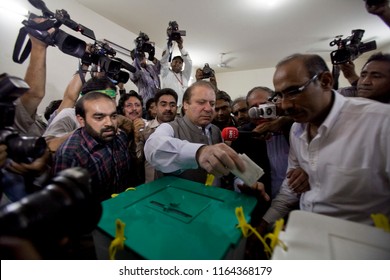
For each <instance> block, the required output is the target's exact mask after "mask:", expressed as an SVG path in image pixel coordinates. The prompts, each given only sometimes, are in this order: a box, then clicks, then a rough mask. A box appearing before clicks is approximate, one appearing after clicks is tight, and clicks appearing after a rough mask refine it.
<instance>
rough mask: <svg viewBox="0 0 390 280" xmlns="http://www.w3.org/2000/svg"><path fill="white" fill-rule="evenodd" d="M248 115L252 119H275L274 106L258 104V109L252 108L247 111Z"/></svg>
mask: <svg viewBox="0 0 390 280" xmlns="http://www.w3.org/2000/svg"><path fill="white" fill-rule="evenodd" d="M248 115H249V117H250V118H252V119H261V118H264V119H271V118H276V106H275V104H272V103H266V104H260V105H259V107H252V108H250V109H249V110H248Z"/></svg>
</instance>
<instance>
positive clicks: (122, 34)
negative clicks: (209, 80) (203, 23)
mask: <svg viewBox="0 0 390 280" xmlns="http://www.w3.org/2000/svg"><path fill="white" fill-rule="evenodd" d="M4 3H5V4H6V5H8V4H9V3H18V4H20V5H22V6H23V7H24V8H25V9H26V10H30V11H31V12H33V13H35V14H38V15H40V14H41V12H40V11H38V10H36V9H35V8H34V7H32V6H31V4H30V3H29V2H28V1H27V0H0V4H4ZM45 3H46V6H47V7H48V8H49V9H50V10H51V11H55V10H56V9H65V10H67V11H68V13H69V15H70V16H71V18H72V19H73V20H74V21H76V22H78V23H80V24H83V25H85V26H86V27H88V28H90V29H92V30H93V31H94V32H95V36H96V38H97V39H108V40H110V41H112V42H115V43H117V44H118V45H121V46H123V47H125V48H127V49H133V48H134V42H133V41H134V39H135V38H136V37H137V35H138V34H134V33H131V32H129V31H127V30H126V29H124V28H122V27H121V26H118V25H116V24H114V23H113V22H111V21H109V20H107V19H105V18H104V17H102V16H100V15H98V14H96V13H95V12H93V11H91V10H89V9H87V8H85V7H84V6H82V5H80V4H79V3H78V2H76V1H75V0H68V1H61V0H45ZM1 6H4V5H0V26H1V30H2V31H1V36H0V38H1V39H0V73H3V72H7V73H8V74H10V75H13V76H17V77H21V78H23V77H24V73H25V71H26V68H27V64H28V60H26V61H25V62H24V63H23V64H22V65H20V64H17V63H14V62H13V61H12V53H13V48H14V44H15V40H16V38H17V34H18V32H19V29H20V28H21V27H22V26H23V25H22V23H21V22H22V20H23V17H21V16H17V15H16V14H14V13H11V12H9V11H6V10H5V9H4V8H1ZM61 28H62V30H64V31H65V32H67V33H69V34H71V35H73V36H76V37H78V38H80V39H82V40H84V41H86V42H88V43H92V40H90V39H89V38H87V37H85V36H82V35H81V34H80V33H76V32H74V31H73V30H71V29H69V28H67V27H65V26H63V27H61ZM187 49H188V50H189V52H191V46H188V47H187ZM161 51H162V50H161V49H159V48H157V47H156V56H157V57H160V56H161ZM383 51H386V52H390V46H387V49H384V50H383ZM369 55H371V52H370V53H368V54H364V55H362V56H361V57H359V58H358V59H357V60H355V61H354V62H355V64H356V70H357V72H358V73H359V71H360V69H361V67H362V65H363V63H364V61H365V60H366V59H367V57H368V56H369ZM118 57H121V55H118ZM121 58H123V59H125V60H126V61H128V62H130V58H127V57H121ZM329 66H330V67H331V65H329ZM77 67H78V59H77V58H75V57H71V56H69V55H65V54H64V53H62V52H61V51H60V50H58V48H56V47H48V57H47V84H46V96H45V98H44V100H43V101H42V103H41V105H40V107H39V108H38V112H39V113H42V112H43V111H44V109H45V107H46V106H47V104H48V103H49V102H50V101H51V100H54V99H61V98H62V95H63V91H64V89H65V87H66V85H67V84H68V81H69V80H70V78H71V76H72V75H73V74H74V73H75V71H76V69H77ZM215 70H217V69H215ZM273 73H274V68H266V69H256V70H249V71H239V72H228V73H217V74H216V76H217V81H218V87H219V88H220V89H222V90H224V91H226V92H227V93H228V94H229V95H230V96H231V97H232V99H234V98H236V97H239V96H245V95H246V93H247V92H248V91H249V90H250V89H251V88H253V87H255V86H260V85H261V86H267V87H269V88H271V89H273V84H272V76H273ZM194 75H195V69H194V70H193V76H194ZM347 85H348V82H347V81H346V80H345V79H344V78H343V77H342V75H341V77H340V86H347ZM126 89H127V90H130V89H134V90H136V87H135V85H134V84H133V83H131V81H129V82H128V83H127V84H126Z"/></svg>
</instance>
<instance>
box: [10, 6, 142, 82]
mask: <svg viewBox="0 0 390 280" xmlns="http://www.w3.org/2000/svg"><path fill="white" fill-rule="evenodd" d="M29 2H30V3H31V5H33V6H34V7H35V8H37V9H39V10H41V11H42V17H40V16H37V15H35V14H33V13H30V15H29V18H28V20H24V21H23V22H22V23H23V25H24V27H22V28H21V29H20V31H19V35H18V38H17V40H16V43H15V48H14V53H13V60H14V62H17V63H23V62H24V61H25V60H26V58H27V57H28V55H29V54H30V51H31V42H30V41H29V42H28V43H27V45H26V47H25V49H24V51H23V53H22V54H21V56H20V58H19V53H20V51H21V47H22V45H23V42H24V40H25V37H26V36H27V34H28V33H29V34H31V36H33V37H35V38H37V39H38V40H41V41H43V42H45V43H46V44H48V45H51V46H54V45H56V46H57V47H58V48H59V49H60V50H61V51H62V52H63V53H65V54H68V55H71V56H74V57H77V58H80V59H82V61H83V62H85V63H87V64H91V63H93V64H96V65H98V66H99V67H100V71H103V72H105V73H106V75H107V76H108V77H109V78H111V79H112V80H115V81H117V82H123V83H126V82H127V81H128V80H129V73H127V72H124V71H121V69H126V70H128V71H130V72H133V73H134V72H135V68H134V67H133V66H131V65H130V64H128V63H124V62H123V60H121V59H118V58H115V55H116V51H115V50H114V49H113V48H111V47H110V46H109V45H108V44H107V43H103V42H101V41H98V40H96V37H95V33H94V32H93V31H92V30H91V29H89V28H87V27H85V26H83V25H81V24H79V23H76V22H75V21H73V20H72V19H71V18H70V16H69V14H68V12H67V11H65V10H56V12H55V13H53V12H51V11H50V10H49V9H48V8H47V7H46V5H45V3H44V2H43V1H42V0H29ZM36 18H45V19H46V20H45V21H44V22H42V23H37V22H36V21H34V19H36ZM61 25H65V26H67V27H69V28H71V29H72V30H74V31H77V32H80V33H81V34H82V35H84V36H86V37H88V38H90V39H92V40H94V44H93V47H92V48H91V49H90V52H89V53H88V52H86V48H87V43H86V42H84V41H83V40H81V39H78V38H76V37H74V36H72V35H69V34H67V33H66V32H64V31H63V30H61V29H59V27H60V26H61ZM51 28H55V31H54V32H53V33H49V30H50V29H51ZM118 79H120V80H119V81H118Z"/></svg>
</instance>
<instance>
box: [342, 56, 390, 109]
mask: <svg viewBox="0 0 390 280" xmlns="http://www.w3.org/2000/svg"><path fill="white" fill-rule="evenodd" d="M340 69H341V70H342V71H343V74H344V76H345V78H347V79H348V81H349V82H350V83H351V86H350V87H345V88H340V89H339V92H340V93H341V94H342V95H344V96H347V97H355V96H358V97H365V98H368V99H372V100H376V101H379V102H382V103H390V54H384V53H381V52H379V53H375V54H373V55H371V56H370V57H369V58H368V60H367V61H366V63H365V64H364V66H363V68H362V70H361V72H360V76H358V75H357V74H356V72H355V66H354V64H353V62H348V63H346V64H342V65H340ZM356 77H357V79H356ZM352 81H353V82H352Z"/></svg>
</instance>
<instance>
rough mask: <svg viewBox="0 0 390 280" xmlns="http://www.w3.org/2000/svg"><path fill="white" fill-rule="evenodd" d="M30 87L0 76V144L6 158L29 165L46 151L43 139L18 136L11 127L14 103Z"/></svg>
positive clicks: (4, 75) (18, 80) (5, 75)
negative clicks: (5, 153)
mask: <svg viewBox="0 0 390 280" xmlns="http://www.w3.org/2000/svg"><path fill="white" fill-rule="evenodd" d="M29 88H30V87H29V86H28V85H27V83H26V82H25V81H24V80H22V79H20V78H17V77H13V76H9V75H8V74H6V73H3V74H1V75H0V143H1V144H5V145H6V146H7V154H8V158H10V159H12V160H14V161H15V162H23V163H31V162H32V161H33V160H35V159H37V158H39V157H41V156H42V155H43V154H44V153H45V150H46V141H45V139H44V138H43V137H27V136H20V135H19V133H18V131H17V130H16V129H14V128H13V127H12V126H13V124H14V117H15V105H14V101H15V100H16V99H17V98H19V97H20V96H22V95H23V94H24V93H25V92H26V91H27V90H28V89H29Z"/></svg>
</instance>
